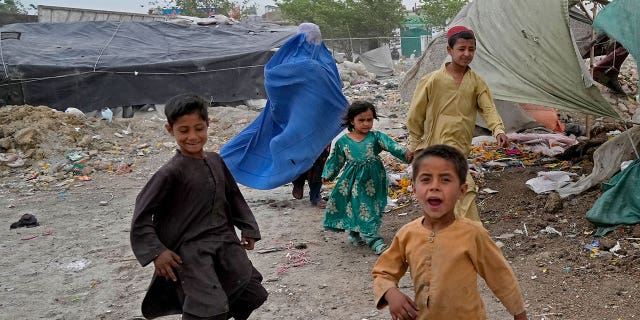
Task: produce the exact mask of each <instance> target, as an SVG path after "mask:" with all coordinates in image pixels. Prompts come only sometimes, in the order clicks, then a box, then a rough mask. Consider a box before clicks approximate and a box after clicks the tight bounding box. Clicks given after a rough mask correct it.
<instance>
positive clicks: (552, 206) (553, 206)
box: [544, 192, 562, 214]
mask: <svg viewBox="0 0 640 320" xmlns="http://www.w3.org/2000/svg"><path fill="white" fill-rule="evenodd" d="M560 210H562V198H560V195H559V194H558V193H557V192H552V193H550V194H549V196H548V197H547V202H546V203H545V205H544V211H546V212H547V213H550V214H554V213H557V212H559V211H560Z"/></svg>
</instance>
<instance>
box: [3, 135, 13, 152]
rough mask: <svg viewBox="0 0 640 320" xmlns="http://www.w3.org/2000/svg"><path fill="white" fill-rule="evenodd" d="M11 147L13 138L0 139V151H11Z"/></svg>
mask: <svg viewBox="0 0 640 320" xmlns="http://www.w3.org/2000/svg"><path fill="white" fill-rule="evenodd" d="M12 147H13V138H12V137H4V138H2V139H0V149H5V150H7V149H11V148H12Z"/></svg>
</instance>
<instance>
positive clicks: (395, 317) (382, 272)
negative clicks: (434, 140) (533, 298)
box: [372, 145, 527, 320]
mask: <svg viewBox="0 0 640 320" xmlns="http://www.w3.org/2000/svg"><path fill="white" fill-rule="evenodd" d="M412 169H413V177H412V178H413V181H412V187H413V190H414V191H413V192H414V194H415V196H416V199H417V200H418V202H419V203H420V206H421V208H422V212H423V216H422V217H420V218H418V219H416V220H414V221H412V222H410V223H408V224H406V225H405V226H403V227H402V228H401V229H400V230H399V231H398V233H397V234H396V236H395V237H394V238H393V242H392V243H391V246H390V247H389V249H388V250H387V251H385V252H384V253H383V254H382V255H380V258H378V261H377V262H376V264H375V266H374V267H373V273H372V274H373V290H374V293H375V301H376V306H377V307H378V308H379V309H381V308H383V307H385V306H386V305H387V304H388V305H389V311H390V313H391V318H392V320H408V319H422V320H426V319H429V320H438V319H442V320H445V319H446V320H452V319H464V320H473V319H478V320H484V319H487V314H486V310H485V307H484V304H483V302H482V298H481V297H480V292H479V291H478V284H477V281H478V276H477V275H478V274H479V275H480V276H481V277H482V278H484V280H485V282H486V283H487V285H488V286H489V288H491V290H492V291H493V293H494V294H495V295H496V297H498V299H500V301H501V302H502V304H503V305H504V306H505V307H506V309H507V310H508V311H509V313H510V314H512V315H513V319H514V320H526V319H527V314H526V311H525V307H524V301H523V298H522V293H521V290H520V286H519V285H518V281H517V279H516V277H515V275H514V274H513V271H512V270H511V267H510V266H509V263H508V262H507V261H506V259H505V258H504V256H503V255H502V252H501V251H500V249H499V248H498V246H496V244H495V243H494V242H493V240H491V238H490V237H489V233H488V232H487V230H485V229H484V228H483V227H482V225H481V224H480V223H479V222H477V221H471V220H469V219H466V218H463V217H456V216H455V214H454V212H453V211H454V206H455V204H456V201H457V200H458V199H459V198H461V197H462V196H463V195H464V193H465V191H466V189H467V184H466V183H464V179H465V177H466V175H467V160H466V158H465V156H464V155H463V154H462V153H460V151H459V150H457V149H456V148H453V147H450V146H447V145H435V146H431V147H428V148H426V149H424V150H423V151H422V152H421V153H420V154H418V155H416V157H415V159H414V160H413V164H412ZM407 268H409V270H410V272H411V278H412V280H413V286H414V290H415V299H411V298H409V297H408V296H406V295H405V294H404V293H402V292H400V290H399V289H398V282H399V281H400V279H401V278H402V277H403V276H404V274H405V272H406V271H407Z"/></svg>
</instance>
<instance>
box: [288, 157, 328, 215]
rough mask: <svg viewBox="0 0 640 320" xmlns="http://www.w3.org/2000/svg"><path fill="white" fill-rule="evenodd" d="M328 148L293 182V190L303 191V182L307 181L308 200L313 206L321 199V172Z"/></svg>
mask: <svg viewBox="0 0 640 320" xmlns="http://www.w3.org/2000/svg"><path fill="white" fill-rule="evenodd" d="M329 147H330V146H327V148H325V149H324V150H323V151H322V153H321V154H320V155H319V156H318V158H317V159H316V161H315V162H314V163H313V166H311V168H310V169H309V170H307V171H306V172H305V173H303V174H301V175H300V176H299V177H298V178H296V179H295V180H293V188H294V189H303V188H304V183H305V181H307V180H308V181H309V199H310V200H311V204H313V205H314V206H315V205H316V204H317V203H318V201H320V199H321V196H320V195H321V193H320V191H321V190H322V170H323V169H324V164H325V163H326V162H327V158H328V157H329Z"/></svg>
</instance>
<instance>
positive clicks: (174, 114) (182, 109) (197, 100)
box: [164, 94, 209, 127]
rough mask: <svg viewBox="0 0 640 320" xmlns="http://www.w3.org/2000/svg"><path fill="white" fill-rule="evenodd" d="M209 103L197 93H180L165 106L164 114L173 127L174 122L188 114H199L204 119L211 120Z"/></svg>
mask: <svg viewBox="0 0 640 320" xmlns="http://www.w3.org/2000/svg"><path fill="white" fill-rule="evenodd" d="M208 104H209V103H208V102H207V101H206V100H204V98H202V97H200V96H199V95H196V94H179V95H177V96H175V97H173V98H171V99H169V101H167V103H166V104H165V106H164V115H165V116H166V117H167V122H168V123H169V125H170V126H172V127H173V123H174V122H176V120H178V118H180V117H182V116H184V115H188V114H192V113H195V114H198V115H199V116H200V117H201V118H202V120H204V121H208V120H209V112H208V111H207V105H208Z"/></svg>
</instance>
